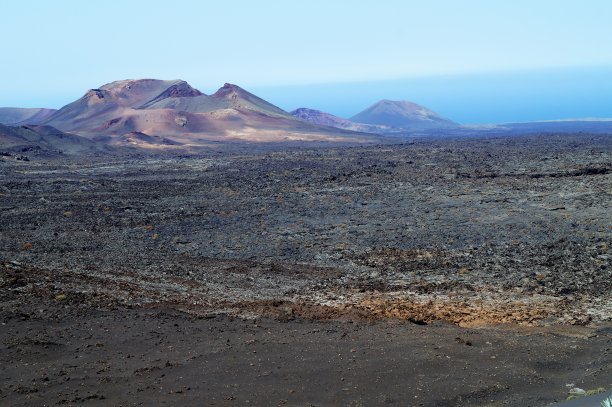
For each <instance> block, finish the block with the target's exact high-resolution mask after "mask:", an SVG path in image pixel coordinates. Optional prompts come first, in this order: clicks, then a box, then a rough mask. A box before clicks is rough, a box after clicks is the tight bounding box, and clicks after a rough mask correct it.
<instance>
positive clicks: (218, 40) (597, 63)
mask: <svg viewBox="0 0 612 407" xmlns="http://www.w3.org/2000/svg"><path fill="white" fill-rule="evenodd" d="M0 15H1V16H2V24H0V38H2V41H1V42H0V55H2V63H0V106H29V107H33V106H46V107H59V106H61V105H63V104H65V103H67V102H69V101H71V100H74V99H76V98H78V97H79V96H81V95H82V94H83V93H84V92H85V91H86V90H87V89H89V88H92V87H96V86H99V85H101V84H104V83H106V82H109V81H112V80H117V79H125V78H141V77H153V78H163V79H174V78H181V79H185V80H187V81H188V82H190V83H191V84H193V85H194V86H196V87H198V88H200V89H201V90H202V91H204V92H206V93H211V92H213V91H214V90H215V89H216V88H218V87H219V86H221V85H222V84H223V83H224V82H232V83H236V84H239V85H241V86H243V87H245V88H247V89H250V90H257V92H258V93H260V94H261V95H262V96H264V97H268V98H269V99H270V101H271V102H273V103H276V104H278V105H280V106H281V107H283V108H286V109H292V108H295V107H299V106H303V105H306V106H311V107H319V108H325V109H327V110H329V111H331V112H332V113H336V114H340V115H344V116H347V115H350V114H352V113H355V112H356V111H357V110H360V109H361V108H364V107H366V106H367V105H368V104H371V103H373V102H375V101H376V100H377V99H380V98H384V97H386V98H393V99H408V100H413V101H415V102H417V103H421V104H425V105H427V106H428V107H431V108H433V109H434V110H438V111H440V113H442V114H444V115H446V116H448V117H450V118H451V119H455V120H458V121H461V122H490V121H512V120H520V119H521V118H522V117H524V118H525V120H527V119H529V120H534V119H553V118H563V117H579V116H599V117H601V116H602V115H604V116H608V117H609V116H612V92H610V89H611V87H612V76H611V75H610V72H611V71H612V45H611V44H612V24H610V21H612V2H611V1H609V0H608V1H606V0H591V1H580V2H578V1H575V0H574V1H564V0H556V1H549V0H539V1H536V0H531V1H526V0H514V1H507V2H506V1H504V2H502V1H491V0H486V1H484V0H463V1H458V0H457V1H450V0H447V1H443V0H438V1H436V0H432V1H392V0H389V1H383V0H378V1H360V2H359V1H319V0H311V1H307V2H295V1H271V0H268V1H265V0H259V1H255V0H251V1H242V0H234V1H231V2H230V1H181V0H174V1H171V2H169V1H152V0H149V1H135V0H134V1H130V0H123V1H112V0H107V1H105V2H94V1H83V0H78V1H76V0H55V1H43V0H40V1H35V0H15V1H11V0H0ZM381 81H382V82H381ZM349 83H350V84H353V85H354V86H349V85H348V84H349ZM356 83H358V84H356ZM320 84H324V85H320ZM343 84H346V85H343ZM305 85H316V86H305ZM445 87H447V88H448V91H447V92H446V91H445ZM517 90H525V91H529V92H528V95H525V96H526V100H521V99H522V98H521V96H522V95H521V94H517ZM296 92H302V93H303V94H304V95H303V96H301V95H300V94H296ZM339 93H340V94H339ZM383 93H384V94H383ZM560 95H561V96H560ZM572 95H578V98H579V99H580V101H576V102H574V103H570V102H571V96H572ZM567 99H570V100H569V101H568V100H567ZM562 101H563V103H561V102H562ZM589 101H590V102H589ZM593 101H597V103H596V104H595V103H594V102H593ZM510 102H512V103H510ZM591 102H593V103H591ZM357 103H358V104H359V106H357ZM606 104H607V106H610V108H609V110H606V109H605V107H606ZM479 111H480V112H479Z"/></svg>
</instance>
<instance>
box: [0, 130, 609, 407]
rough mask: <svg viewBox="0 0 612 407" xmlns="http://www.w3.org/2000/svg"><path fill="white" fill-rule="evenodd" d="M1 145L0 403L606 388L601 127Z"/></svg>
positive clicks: (355, 398) (360, 398)
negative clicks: (195, 146)
mask: <svg viewBox="0 0 612 407" xmlns="http://www.w3.org/2000/svg"><path fill="white" fill-rule="evenodd" d="M0 160H2V161H0V166H1V167H0V168H1V169H2V170H1V171H0V207H1V211H0V225H1V226H0V232H1V234H0V238H1V239H0V278H1V279H0V285H1V287H2V289H1V290H0V296H1V297H0V298H1V299H0V322H1V323H2V328H3V329H2V330H0V346H1V347H0V363H2V365H3V366H6V367H7V368H5V369H3V371H2V372H1V373H0V404H8V405H41V404H44V403H50V404H56V403H61V404H62V403H63V404H76V403H85V402H86V403H88V404H92V405H96V404H97V405H108V404H112V405H120V404H123V405H136V404H145V405H146V404H159V403H175V404H176V403H178V404H180V405H203V404H204V405H246V404H252V405H283V404H288V405H308V404H311V405H354V406H360V405H383V404H384V405H386V404H391V405H394V404H395V405H423V406H457V405H514V406H539V405H545V404H547V403H549V402H554V401H559V400H563V399H565V397H566V396H567V395H568V391H569V389H571V388H572V387H574V386H576V387H580V388H583V389H586V390H589V389H596V388H600V387H601V388H605V389H609V388H612V382H611V381H610V378H611V377H612V356H611V355H610V344H611V341H612V336H611V335H612V324H611V323H610V320H611V317H612V302H611V300H610V291H611V289H612V284H611V281H612V278H611V277H612V276H611V273H612V272H611V268H610V252H609V251H610V244H611V242H610V240H611V239H610V237H611V229H610V226H611V225H610V224H611V220H612V219H611V215H610V214H611V213H612V211H611V208H610V203H611V202H612V201H611V200H610V191H611V190H612V182H611V181H612V174H611V172H612V137H610V136H605V135H586V134H579V135H564V136H557V135H536V136H520V137H519V136H516V137H503V138H472V139H470V138H465V139H444V138H438V139H422V140H414V141H411V142H410V143H407V144H403V145H395V146H393V145H386V146H378V147H376V146H369V147H366V146H364V147H353V148H347V147H342V148H327V149H294V150H285V151H272V152H259V153H258V152H251V153H248V154H247V153H244V152H239V153H230V152H228V153H223V154H218V153H208V154H206V155H199V156H191V157H165V158H164V157H159V156H155V157H152V158H146V157H144V158H140V159H129V160H128V159H122V158H117V159H115V160H111V159H108V158H106V159H104V161H99V160H101V159H96V158H88V159H82V160H78V159H71V160H64V161H60V160H55V161H49V160H48V161H42V160H36V159H33V160H31V161H29V162H23V161H15V160H9V159H4V158H0Z"/></svg>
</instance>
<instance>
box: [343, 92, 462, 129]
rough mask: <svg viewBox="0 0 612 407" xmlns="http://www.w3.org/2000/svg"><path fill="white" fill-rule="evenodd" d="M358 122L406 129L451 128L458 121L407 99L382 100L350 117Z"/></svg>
mask: <svg viewBox="0 0 612 407" xmlns="http://www.w3.org/2000/svg"><path fill="white" fill-rule="evenodd" d="M350 120H351V121H353V122H357V123H366V124H376V125H383V126H391V127H401V128H406V129H433V128H451V127H456V126H458V124H457V123H455V122H453V121H451V120H448V119H445V118H443V117H441V116H440V115H438V114H437V113H435V112H433V111H431V110H429V109H427V108H426V107H423V106H420V105H417V104H416V103H413V102H408V101H406V100H398V101H394V100H386V99H385V100H381V101H380V102H378V103H375V104H374V105H372V106H370V107H368V108H367V109H365V110H364V111H362V112H360V113H358V114H356V115H355V116H353V117H351V118H350Z"/></svg>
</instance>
